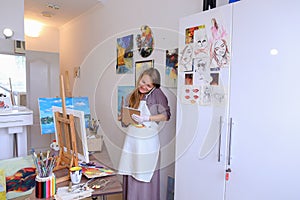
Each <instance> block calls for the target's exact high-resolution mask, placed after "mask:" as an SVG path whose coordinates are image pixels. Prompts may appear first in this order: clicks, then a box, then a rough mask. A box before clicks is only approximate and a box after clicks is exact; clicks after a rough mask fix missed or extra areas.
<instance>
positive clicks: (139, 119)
mask: <svg viewBox="0 0 300 200" xmlns="http://www.w3.org/2000/svg"><path fill="white" fill-rule="evenodd" d="M131 118H132V119H133V120H134V121H136V122H137V123H139V124H142V123H143V122H148V121H150V116H147V115H145V116H139V115H136V114H132V115H131Z"/></svg>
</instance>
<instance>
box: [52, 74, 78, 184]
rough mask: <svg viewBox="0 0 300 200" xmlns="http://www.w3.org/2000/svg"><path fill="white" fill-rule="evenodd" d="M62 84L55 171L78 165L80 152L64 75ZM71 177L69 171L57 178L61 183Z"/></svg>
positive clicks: (56, 118)
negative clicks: (67, 99)
mask: <svg viewBox="0 0 300 200" xmlns="http://www.w3.org/2000/svg"><path fill="white" fill-rule="evenodd" d="M60 84H61V98H62V113H59V112H55V125H56V131H57V136H58V137H57V138H58V145H59V149H60V151H59V155H58V158H57V164H56V167H55V169H54V171H56V170H60V169H68V170H69V169H70V168H71V167H74V166H78V152H77V145H76V133H75V124H74V116H73V115H72V114H67V112H66V102H65V91H64V81H63V76H62V75H61V77H60ZM69 179H70V176H69V171H68V173H67V175H66V176H62V177H58V178H57V179H56V182H57V183H60V182H63V181H66V180H69Z"/></svg>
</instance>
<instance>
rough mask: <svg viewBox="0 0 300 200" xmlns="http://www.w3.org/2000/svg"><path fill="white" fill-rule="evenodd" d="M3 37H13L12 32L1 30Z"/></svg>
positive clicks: (8, 29) (6, 29)
mask: <svg viewBox="0 0 300 200" xmlns="http://www.w3.org/2000/svg"><path fill="white" fill-rule="evenodd" d="M3 35H4V37H5V39H8V38H11V37H12V36H13V35H14V32H13V30H11V29H10V28H5V29H3Z"/></svg>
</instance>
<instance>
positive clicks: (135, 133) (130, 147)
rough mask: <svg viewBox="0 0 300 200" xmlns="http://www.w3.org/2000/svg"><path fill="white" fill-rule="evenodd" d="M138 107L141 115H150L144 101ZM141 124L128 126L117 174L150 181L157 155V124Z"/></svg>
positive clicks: (158, 145) (158, 144)
mask: <svg viewBox="0 0 300 200" xmlns="http://www.w3.org/2000/svg"><path fill="white" fill-rule="evenodd" d="M146 98H147V97H146ZM138 109H139V110H140V111H141V116H145V115H148V116H150V111H149V109H148V106H147V104H146V101H141V102H140V105H139V108H138ZM143 124H144V127H139V126H134V125H130V126H129V127H128V132H127V135H126V138H125V141H124V146H123V151H122V155H121V159H120V163H119V174H123V175H131V176H133V177H134V178H135V179H137V180H139V181H143V182H150V181H151V178H152V175H153V173H154V171H155V168H156V165H157V161H158V157H159V149H160V142H159V136H158V125H157V123H156V122H144V123H143Z"/></svg>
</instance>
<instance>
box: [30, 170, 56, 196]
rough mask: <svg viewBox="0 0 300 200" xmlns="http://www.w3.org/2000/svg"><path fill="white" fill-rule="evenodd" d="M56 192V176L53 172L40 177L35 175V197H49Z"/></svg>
mask: <svg viewBox="0 0 300 200" xmlns="http://www.w3.org/2000/svg"><path fill="white" fill-rule="evenodd" d="M55 194H56V178H55V175H54V173H53V174H51V176H48V177H44V178H41V177H39V176H36V177H35V197H36V198H50V197H52V196H54V195H55Z"/></svg>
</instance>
